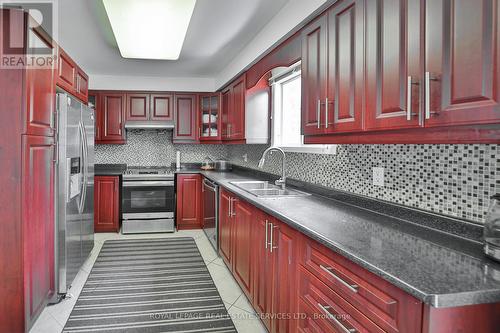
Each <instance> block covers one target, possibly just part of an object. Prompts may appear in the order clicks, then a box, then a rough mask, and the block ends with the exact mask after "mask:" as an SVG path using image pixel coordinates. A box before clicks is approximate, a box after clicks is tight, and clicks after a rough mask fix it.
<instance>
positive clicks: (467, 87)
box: [412, 0, 500, 127]
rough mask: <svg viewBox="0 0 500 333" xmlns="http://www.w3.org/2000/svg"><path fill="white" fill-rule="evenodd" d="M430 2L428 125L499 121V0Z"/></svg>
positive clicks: (427, 92) (427, 39) (427, 20)
mask: <svg viewBox="0 0 500 333" xmlns="http://www.w3.org/2000/svg"><path fill="white" fill-rule="evenodd" d="M425 6H426V8H425V15H426V17H425V22H426V23H425V24H426V25H425V41H426V44H425V60H426V64H425V76H424V80H425V87H426V90H425V96H426V99H425V101H426V108H425V126H426V127H435V126H444V125H470V124H487V123H499V122H500V104H499V98H500V39H499V36H500V24H498V22H499V20H500V17H499V15H500V6H499V3H498V1H497V0H477V1H451V2H450V1H444V0H433V1H426V2H425ZM412 15H413V14H412Z"/></svg>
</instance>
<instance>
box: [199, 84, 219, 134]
mask: <svg viewBox="0 0 500 333" xmlns="http://www.w3.org/2000/svg"><path fill="white" fill-rule="evenodd" d="M221 96H222V95H221V93H214V94H200V96H199V106H200V115H199V127H200V130H199V138H200V142H207V143H215V142H217V143H219V142H220V141H221V139H222V131H221V127H222V126H221V124H222V116H221V112H220V111H221Z"/></svg>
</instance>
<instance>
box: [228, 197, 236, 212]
mask: <svg viewBox="0 0 500 333" xmlns="http://www.w3.org/2000/svg"><path fill="white" fill-rule="evenodd" d="M237 200H238V199H236V198H231V199H230V201H229V203H230V204H229V205H230V209H231V214H230V215H229V216H236V212H235V211H234V202H235V201H237Z"/></svg>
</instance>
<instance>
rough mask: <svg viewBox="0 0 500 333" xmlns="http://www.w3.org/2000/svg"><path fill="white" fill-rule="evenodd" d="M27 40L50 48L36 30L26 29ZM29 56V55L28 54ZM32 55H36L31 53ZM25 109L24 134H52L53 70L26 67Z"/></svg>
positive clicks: (53, 106) (38, 45)
mask: <svg viewBox="0 0 500 333" xmlns="http://www.w3.org/2000/svg"><path fill="white" fill-rule="evenodd" d="M28 34H29V38H28V39H29V41H30V42H31V43H35V45H36V46H37V47H41V46H42V45H43V46H44V47H47V49H46V51H50V50H52V49H53V48H52V44H51V43H50V42H47V41H46V40H45V39H44V38H43V37H42V36H41V35H40V34H39V33H38V32H37V31H36V30H34V29H28ZM30 56H31V55H30ZM32 56H36V54H33V55H32ZM26 89H27V92H26V111H27V113H26V114H24V115H23V116H24V117H26V118H25V126H26V127H25V129H24V134H31V135H42V136H52V135H54V111H55V105H54V104H55V97H54V95H55V85H54V70H53V69H52V68H50V69H44V68H36V67H30V68H27V69H26Z"/></svg>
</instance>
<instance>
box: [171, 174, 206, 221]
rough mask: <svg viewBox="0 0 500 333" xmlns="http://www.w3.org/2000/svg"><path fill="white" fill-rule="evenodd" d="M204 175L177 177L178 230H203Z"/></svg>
mask: <svg viewBox="0 0 500 333" xmlns="http://www.w3.org/2000/svg"><path fill="white" fill-rule="evenodd" d="M201 189H202V175H200V174H189V175H188V174H183V175H177V209H176V212H175V214H176V222H177V229H178V230H184V229H201V228H202V227H203V225H202V224H203V212H202V194H201Z"/></svg>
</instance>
